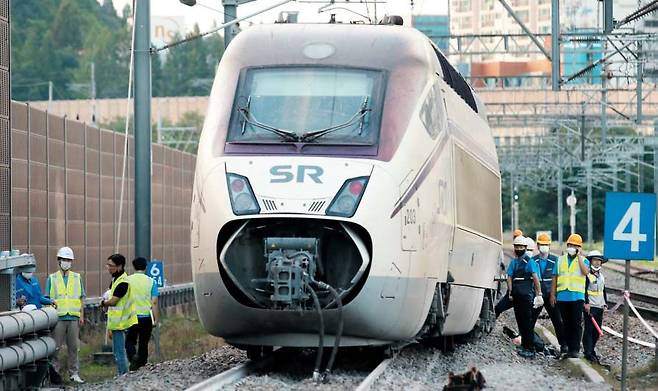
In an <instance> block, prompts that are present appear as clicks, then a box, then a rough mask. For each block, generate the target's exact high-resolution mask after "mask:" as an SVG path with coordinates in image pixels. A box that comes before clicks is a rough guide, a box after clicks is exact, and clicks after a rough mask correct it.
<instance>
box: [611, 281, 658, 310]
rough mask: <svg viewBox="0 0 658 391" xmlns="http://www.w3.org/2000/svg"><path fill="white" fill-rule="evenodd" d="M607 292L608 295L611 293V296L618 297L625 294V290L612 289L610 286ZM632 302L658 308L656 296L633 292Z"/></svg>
mask: <svg viewBox="0 0 658 391" xmlns="http://www.w3.org/2000/svg"><path fill="white" fill-rule="evenodd" d="M605 290H606V291H607V292H608V293H611V294H613V295H617V296H621V295H622V292H624V290H623V289H622V288H614V287H610V286H606V287H605ZM631 300H634V301H640V302H642V303H647V304H651V305H655V306H657V307H658V297H656V296H651V295H645V294H642V293H634V292H631Z"/></svg>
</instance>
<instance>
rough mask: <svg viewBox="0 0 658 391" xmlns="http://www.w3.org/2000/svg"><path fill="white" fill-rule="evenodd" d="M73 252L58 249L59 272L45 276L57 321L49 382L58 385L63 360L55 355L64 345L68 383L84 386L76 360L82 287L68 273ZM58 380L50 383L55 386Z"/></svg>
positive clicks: (77, 278)
mask: <svg viewBox="0 0 658 391" xmlns="http://www.w3.org/2000/svg"><path fill="white" fill-rule="evenodd" d="M74 259H75V256H74V255H73V250H71V248H70V247H62V248H60V249H59V250H58V251H57V262H58V263H59V270H58V271H56V272H55V273H53V274H51V275H49V276H48V280H47V281H46V292H47V293H48V295H49V296H50V299H52V301H53V303H54V304H55V305H56V306H57V315H58V317H59V319H58V322H57V325H56V326H55V333H54V334H55V343H56V345H57V351H56V352H55V355H56V357H54V358H53V368H54V370H55V372H56V375H54V376H53V377H51V378H54V379H58V380H59V382H60V383H61V378H60V375H61V371H62V368H63V367H64V366H63V364H64V363H63V361H64V356H63V355H61V354H59V351H60V350H61V347H62V345H64V344H66V348H67V351H68V354H67V356H68V357H67V358H68V370H69V379H70V380H71V381H72V382H74V383H78V384H82V383H84V381H83V380H82V379H81V378H80V374H79V370H80V360H79V359H78V350H79V349H80V326H82V325H83V323H84V318H85V317H84V305H83V302H82V299H83V298H84V297H85V291H84V288H83V287H84V284H82V279H81V277H80V274H78V273H76V272H73V271H71V267H72V265H73V260H74ZM58 380H54V382H55V383H57V382H58Z"/></svg>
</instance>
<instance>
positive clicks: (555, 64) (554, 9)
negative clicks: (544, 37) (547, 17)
mask: <svg viewBox="0 0 658 391" xmlns="http://www.w3.org/2000/svg"><path fill="white" fill-rule="evenodd" d="M551 79H552V84H553V91H560V0H551Z"/></svg>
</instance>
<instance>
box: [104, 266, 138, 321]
mask: <svg viewBox="0 0 658 391" xmlns="http://www.w3.org/2000/svg"><path fill="white" fill-rule="evenodd" d="M122 282H125V283H128V291H127V292H126V294H125V295H123V297H122V298H120V299H119V301H118V302H117V304H116V305H115V306H113V307H108V309H107V329H108V330H127V329H128V328H130V326H132V325H134V324H136V323H137V311H135V303H133V300H132V293H131V288H130V282H129V281H128V275H127V274H126V273H125V272H124V273H123V274H121V275H120V276H119V278H117V279H116V280H115V281H114V282H112V287H111V288H110V290H111V294H110V297H112V296H114V290H115V289H116V287H117V286H118V285H119V284H121V283H122Z"/></svg>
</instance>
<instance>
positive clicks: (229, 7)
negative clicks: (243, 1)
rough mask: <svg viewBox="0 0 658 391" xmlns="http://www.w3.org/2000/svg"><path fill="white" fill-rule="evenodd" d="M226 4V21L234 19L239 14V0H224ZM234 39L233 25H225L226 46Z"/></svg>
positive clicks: (223, 3) (224, 4)
mask: <svg viewBox="0 0 658 391" xmlns="http://www.w3.org/2000/svg"><path fill="white" fill-rule="evenodd" d="M222 5H223V6H224V23H228V22H230V21H232V20H234V19H235V18H236V16H237V14H238V0H222ZM232 39H233V25H230V26H226V27H224V48H227V47H228V44H229V43H231V40H232Z"/></svg>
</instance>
